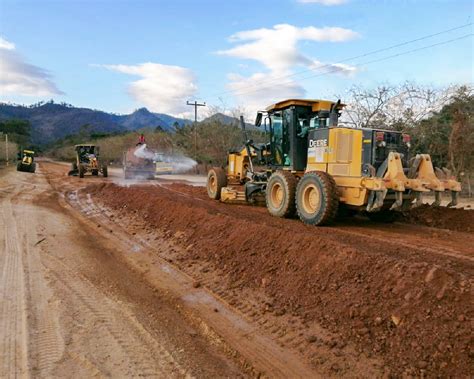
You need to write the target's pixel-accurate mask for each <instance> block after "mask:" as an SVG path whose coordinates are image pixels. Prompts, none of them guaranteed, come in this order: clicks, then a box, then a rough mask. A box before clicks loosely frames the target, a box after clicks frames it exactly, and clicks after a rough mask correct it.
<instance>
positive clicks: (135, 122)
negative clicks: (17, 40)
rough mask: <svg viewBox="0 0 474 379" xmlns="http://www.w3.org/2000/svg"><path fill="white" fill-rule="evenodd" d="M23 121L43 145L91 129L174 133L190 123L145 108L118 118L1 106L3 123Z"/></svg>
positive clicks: (65, 108) (59, 107) (62, 107)
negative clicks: (151, 129) (147, 129)
mask: <svg viewBox="0 0 474 379" xmlns="http://www.w3.org/2000/svg"><path fill="white" fill-rule="evenodd" d="M7 120H23V121H27V122H29V124H30V125H31V133H30V137H31V142H32V143H33V144H35V145H44V144H48V143H51V142H53V141H55V140H58V139H61V138H65V137H66V136H68V135H75V134H78V133H80V131H81V128H84V127H89V128H91V129H92V130H93V131H94V132H97V133H121V132H126V131H132V130H137V129H140V128H144V127H149V128H160V129H161V130H164V131H171V130H173V129H174V128H175V127H176V126H183V125H185V124H186V123H190V122H191V121H189V120H185V119H180V118H176V117H173V116H170V115H166V114H159V113H152V112H150V111H149V110H148V109H146V108H140V109H137V110H136V111H135V112H133V113H131V114H129V115H117V114H113V113H107V112H103V111H99V110H95V109H88V108H76V107H74V106H72V105H70V104H66V103H61V104H57V103H54V102H53V101H52V100H51V101H49V102H46V103H44V102H40V103H37V104H34V105H30V106H23V105H15V104H7V103H0V121H4V122H5V121H7Z"/></svg>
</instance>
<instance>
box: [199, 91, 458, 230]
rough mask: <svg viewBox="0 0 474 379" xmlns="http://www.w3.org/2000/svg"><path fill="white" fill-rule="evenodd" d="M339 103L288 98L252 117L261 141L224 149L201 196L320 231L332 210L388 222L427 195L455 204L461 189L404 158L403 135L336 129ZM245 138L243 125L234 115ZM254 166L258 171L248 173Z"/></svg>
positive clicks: (419, 160)
mask: <svg viewBox="0 0 474 379" xmlns="http://www.w3.org/2000/svg"><path fill="white" fill-rule="evenodd" d="M344 107H345V105H344V104H342V103H341V102H340V101H338V102H332V101H327V100H300V99H290V100H285V101H281V102H279V103H276V104H274V105H271V106H270V107H268V108H267V109H266V111H264V112H259V113H258V114H257V118H256V121H255V125H256V126H261V125H262V120H263V125H264V127H265V130H266V131H268V132H269V133H268V135H269V140H268V142H267V143H265V144H254V143H253V141H252V140H249V139H248V138H247V137H246V138H245V139H246V141H245V144H244V147H243V148H242V149H241V150H239V151H232V152H230V153H229V156H228V164H227V167H226V168H225V169H223V168H213V169H211V170H210V171H209V173H208V180H207V192H208V195H209V197H211V198H212V199H216V200H217V199H220V200H221V201H223V202H241V203H242V202H245V203H255V202H258V201H261V200H264V201H265V203H266V206H267V208H268V211H269V212H270V214H271V215H273V216H277V217H291V216H293V215H294V214H295V213H297V214H298V216H299V218H300V219H301V220H302V221H303V222H304V223H307V224H311V225H326V224H329V223H331V222H332V221H333V220H334V218H335V217H336V215H337V213H338V210H339V208H341V207H344V208H346V209H348V210H353V211H358V212H363V213H365V214H366V215H367V216H368V217H369V218H372V219H377V220H382V221H390V220H391V219H393V217H392V216H393V215H394V212H395V211H400V210H403V209H408V208H410V207H414V206H418V205H420V204H421V203H422V196H423V194H425V193H428V192H430V191H433V192H434V194H435V202H434V203H433V205H440V203H441V194H442V193H443V192H444V191H450V193H451V202H450V203H449V205H448V206H455V205H456V204H457V198H458V193H459V192H460V191H461V185H460V183H459V182H458V181H456V179H455V178H453V177H452V176H451V174H450V172H449V171H447V170H446V169H445V170H440V169H436V170H435V169H434V168H433V164H432V161H431V157H430V156H429V155H428V154H417V155H416V156H415V157H410V154H409V153H410V137H409V135H407V134H404V133H401V132H397V131H393V130H382V129H368V128H361V129H356V128H349V127H343V126H338V120H339V117H340V116H341V112H342V110H343V109H344ZM241 126H242V128H243V130H244V132H245V123H244V122H243V118H242V117H241ZM254 165H260V166H264V169H261V170H256V169H254Z"/></svg>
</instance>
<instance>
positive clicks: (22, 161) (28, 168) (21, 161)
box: [16, 150, 36, 173]
mask: <svg viewBox="0 0 474 379" xmlns="http://www.w3.org/2000/svg"><path fill="white" fill-rule="evenodd" d="M16 170H17V171H23V172H31V173H34V172H35V171H36V163H35V152H34V151H33V150H23V151H22V152H20V153H18V163H17V164H16Z"/></svg>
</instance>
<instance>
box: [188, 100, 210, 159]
mask: <svg viewBox="0 0 474 379" xmlns="http://www.w3.org/2000/svg"><path fill="white" fill-rule="evenodd" d="M186 104H187V105H191V106H193V107H194V159H195V160H197V117H198V107H205V106H206V103H205V102H204V103H202V104H200V103H198V102H197V101H196V100H194V102H191V101H186Z"/></svg>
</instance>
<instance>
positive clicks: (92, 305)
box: [48, 255, 186, 377]
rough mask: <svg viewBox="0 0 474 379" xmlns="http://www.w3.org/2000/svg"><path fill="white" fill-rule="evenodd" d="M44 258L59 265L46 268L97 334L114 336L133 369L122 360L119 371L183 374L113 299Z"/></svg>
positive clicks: (168, 374)
mask: <svg viewBox="0 0 474 379" xmlns="http://www.w3.org/2000/svg"><path fill="white" fill-rule="evenodd" d="M48 258H49V262H50V263H51V262H52V261H54V262H55V263H56V264H57V265H58V266H60V267H61V268H60V269H58V267H57V266H56V265H50V264H48V268H49V270H50V271H49V272H50V274H51V275H52V276H53V277H54V279H55V281H56V282H57V283H58V284H60V286H61V287H62V288H63V289H64V290H65V291H66V292H67V293H68V294H69V296H71V297H72V298H74V299H75V300H76V301H77V302H76V303H75V306H76V307H78V308H77V309H78V310H79V311H80V312H83V313H85V314H87V315H88V317H89V319H92V320H93V323H94V324H97V325H98V326H97V327H96V331H97V333H99V335H103V340H104V341H106V340H110V338H112V339H113V340H114V342H115V343H116V344H117V346H118V347H119V349H120V350H121V354H122V355H123V356H125V357H127V359H128V360H129V362H127V363H129V364H131V365H132V366H133V370H132V371H129V368H128V367H127V366H128V364H123V366H122V367H120V371H121V372H123V373H124V375H126V376H129V375H131V376H133V375H135V373H136V372H139V373H140V375H141V376H145V377H153V376H154V377H156V376H158V377H160V376H161V377H165V376H167V377H184V376H186V372H185V370H184V369H183V368H182V367H180V365H179V364H178V363H177V362H176V361H175V360H174V359H173V357H172V355H171V354H170V353H169V352H168V351H167V350H166V349H164V348H163V347H162V346H161V345H159V344H158V343H157V341H156V340H155V339H154V338H152V337H151V336H150V335H149V333H148V332H147V331H146V330H145V329H143V327H142V326H141V325H140V324H139V323H138V322H137V321H136V320H135V319H134V318H133V316H131V315H130V314H128V313H126V312H124V311H123V309H121V310H118V309H116V306H115V305H114V303H113V302H111V301H110V300H108V299H107V298H105V297H104V296H103V295H101V294H100V293H98V292H97V290H96V289H95V287H94V286H93V285H92V284H90V283H89V282H88V280H87V279H86V278H85V277H83V276H82V275H80V274H79V273H77V272H75V271H74V270H71V269H70V268H69V267H68V266H66V265H64V264H63V263H62V262H61V261H60V260H57V258H56V257H54V256H52V255H49V257H48ZM54 266H56V267H54ZM77 283H80V284H77ZM86 283H87V284H86ZM116 315H120V319H121V320H120V322H117V320H116V317H117V316H116ZM118 325H120V326H118ZM125 331H126V332H125ZM130 334H133V338H130ZM99 338H100V337H99ZM136 338H139V340H136ZM100 339H102V338H100ZM83 360H84V358H83ZM170 370H171V371H173V372H174V374H173V375H171V374H170Z"/></svg>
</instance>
